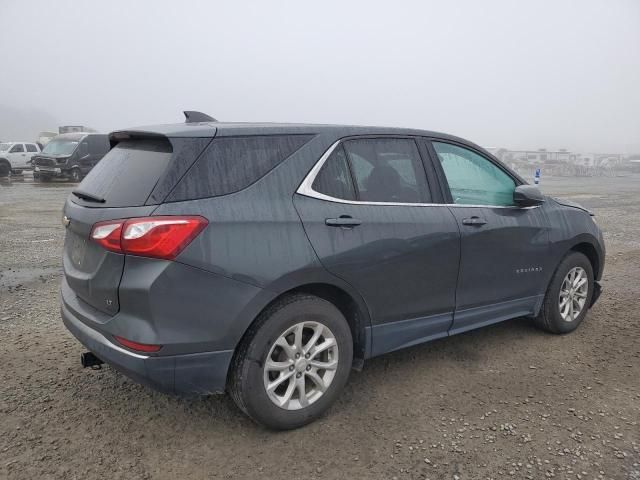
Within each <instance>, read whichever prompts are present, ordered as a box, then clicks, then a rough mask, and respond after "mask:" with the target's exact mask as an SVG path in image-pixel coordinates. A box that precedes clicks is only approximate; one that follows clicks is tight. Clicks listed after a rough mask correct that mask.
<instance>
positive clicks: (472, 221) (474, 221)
mask: <svg viewBox="0 0 640 480" xmlns="http://www.w3.org/2000/svg"><path fill="white" fill-rule="evenodd" d="M486 223H487V221H486V220H485V219H484V218H480V217H476V216H473V217H471V218H465V219H464V220H462V224H463V225H473V226H476V227H479V226H481V225H484V224H486Z"/></svg>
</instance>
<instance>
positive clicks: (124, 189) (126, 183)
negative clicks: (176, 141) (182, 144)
mask: <svg viewBox="0 0 640 480" xmlns="http://www.w3.org/2000/svg"><path fill="white" fill-rule="evenodd" d="M171 156H172V147H171V143H170V142H169V140H167V139H144V140H143V139H137V140H126V141H122V142H120V143H118V144H117V145H116V146H115V147H114V148H113V149H112V150H111V151H110V152H109V153H107V154H106V155H105V156H104V158H103V159H102V160H101V161H100V162H98V164H97V165H96V166H95V167H94V168H93V169H92V170H91V171H90V172H89V174H88V175H87V176H86V177H85V179H84V180H83V181H82V183H81V184H80V185H79V186H78V190H80V191H82V192H86V193H89V194H91V195H95V196H96V197H99V198H103V199H104V203H91V206H96V207H138V206H142V205H144V204H145V202H146V200H147V198H148V197H149V195H150V194H151V191H152V190H153V187H154V186H155V184H156V183H157V182H158V179H159V178H160V176H161V175H162V173H163V172H164V171H165V170H166V168H167V166H168V165H169V162H170V161H171ZM76 200H77V199H75V200H74V201H76ZM87 205H89V203H87Z"/></svg>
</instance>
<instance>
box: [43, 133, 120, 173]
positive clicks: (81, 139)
mask: <svg viewBox="0 0 640 480" xmlns="http://www.w3.org/2000/svg"><path fill="white" fill-rule="evenodd" d="M110 148H111V146H110V144H109V137H108V136H107V135H105V134H101V133H86V132H80V133H64V134H62V135H58V136H57V137H55V138H54V139H53V140H51V141H50V142H49V143H47V145H46V146H45V147H44V149H43V150H42V153H40V154H38V155H36V156H34V158H33V178H34V179H35V180H41V181H43V182H46V181H49V180H51V179H52V178H68V179H70V180H72V181H74V182H79V181H80V180H82V178H83V177H84V176H85V175H86V174H87V173H89V172H90V171H91V169H92V168H93V167H95V166H96V164H97V163H98V162H99V161H100V160H101V159H102V157H104V155H105V154H106V153H107V152H108V151H109V149H110Z"/></svg>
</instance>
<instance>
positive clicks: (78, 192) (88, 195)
mask: <svg viewBox="0 0 640 480" xmlns="http://www.w3.org/2000/svg"><path fill="white" fill-rule="evenodd" d="M71 193H73V194H74V195H75V196H76V197H78V198H81V199H82V200H86V201H87V202H97V203H104V202H105V201H106V200H105V199H104V198H102V197H98V196H97V195H93V194H91V193H87V192H83V191H82V190H74V191H73V192H71Z"/></svg>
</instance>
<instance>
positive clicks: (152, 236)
mask: <svg viewBox="0 0 640 480" xmlns="http://www.w3.org/2000/svg"><path fill="white" fill-rule="evenodd" d="M207 224H208V222H207V219H206V218H203V217H197V216H189V217H183V216H179V217H178V216H163V217H160V216H158V217H144V218H130V219H127V220H109V221H107V222H100V223H96V224H95V225H94V226H93V228H92V230H91V239H92V240H93V241H94V242H96V243H97V244H98V245H100V246H102V247H103V248H104V249H106V250H109V251H111V252H117V253H126V254H129V255H138V256H141V257H153V258H163V259H165V260H173V259H174V258H176V257H177V256H178V254H179V253H180V252H181V251H182V250H184V248H185V247H186V246H187V245H189V243H190V242H191V241H192V240H193V239H194V238H196V236H197V235H198V234H199V233H200V232H201V231H202V230H203V229H204V228H205V227H206V226H207Z"/></svg>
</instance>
